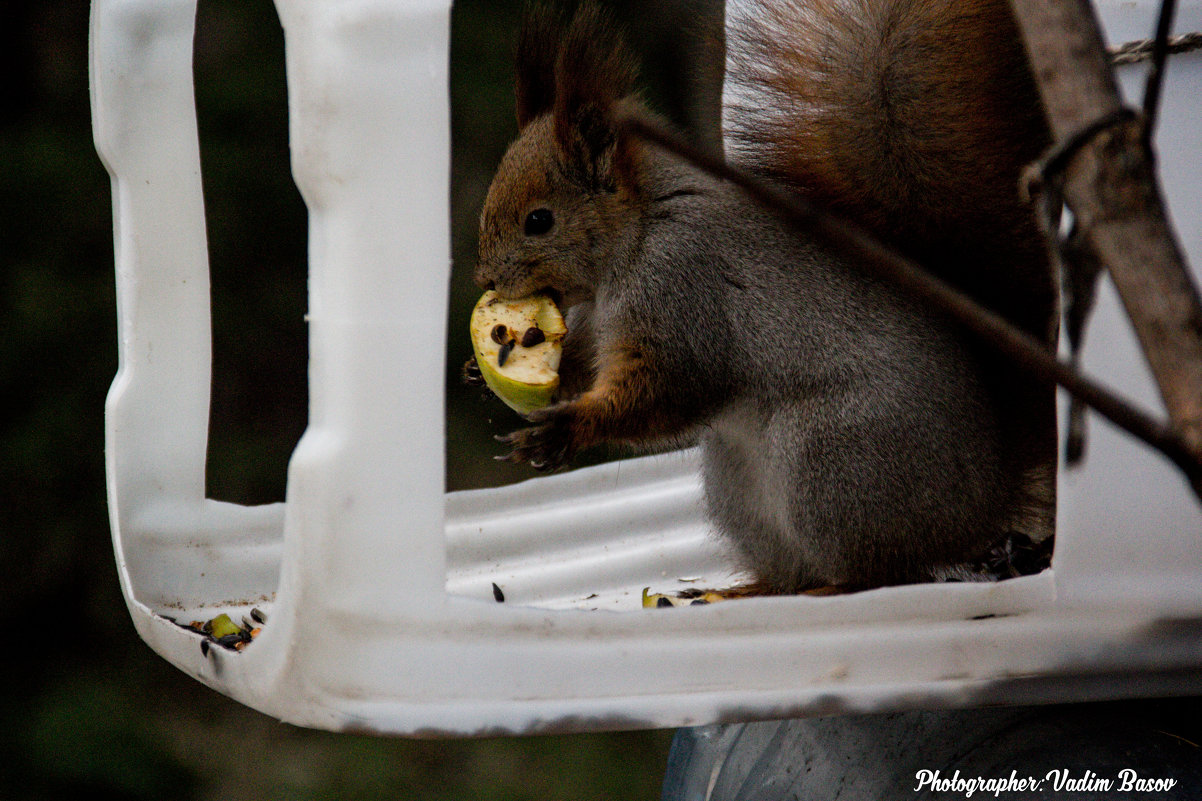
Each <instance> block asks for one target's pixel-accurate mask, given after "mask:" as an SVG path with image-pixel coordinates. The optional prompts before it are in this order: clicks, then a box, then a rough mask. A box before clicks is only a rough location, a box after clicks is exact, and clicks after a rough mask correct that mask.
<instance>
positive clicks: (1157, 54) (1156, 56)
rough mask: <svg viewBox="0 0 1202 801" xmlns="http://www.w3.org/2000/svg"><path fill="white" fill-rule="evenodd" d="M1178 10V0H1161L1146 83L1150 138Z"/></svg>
mask: <svg viewBox="0 0 1202 801" xmlns="http://www.w3.org/2000/svg"><path fill="white" fill-rule="evenodd" d="M1176 11H1177V0H1160V16H1159V18H1157V20H1156V36H1155V38H1154V39H1153V42H1154V44H1153V46H1152V66H1151V67H1150V68H1149V69H1148V79H1147V82H1146V83H1145V84H1144V120H1145V122H1144V126H1145V127H1144V135H1145V136H1146V137H1148V139H1149V140H1150V139H1151V138H1152V131H1154V130H1155V128H1156V111H1157V109H1158V107H1159V106H1160V87H1161V85H1162V84H1163V83H1164V62H1165V59H1166V58H1168V55H1169V29H1171V28H1172V27H1173V15H1174V14H1175V13H1176Z"/></svg>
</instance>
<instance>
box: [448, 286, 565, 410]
mask: <svg viewBox="0 0 1202 801" xmlns="http://www.w3.org/2000/svg"><path fill="white" fill-rule="evenodd" d="M470 328H471V335H472V350H474V351H475V353H476V364H477V365H479V367H480V374H481V375H482V376H483V377H484V382H485V383H486V384H488V387H489V389H491V390H492V391H493V392H494V393H496V395H497V397H498V398H500V399H501V400H503V401H505V403H506V404H507V405H508V406H509V408H511V409H513V410H514V411H515V412H517V413H518V414H522V415H525V414H529V413H530V412H532V411H534V410H535V409H541V408H542V407H544V406H546V405H548V404H549V403H550V402H551V399H552V398H553V397H554V396H555V390H556V389H558V388H559V372H558V370H559V357H560V355H561V354H562V352H563V337H564V334H566V333H567V331H568V329H567V327H566V326H564V323H563V315H562V314H560V313H559V309H558V308H557V307H556V305H555V303H554V301H552V300H551V298H549V297H547V296H546V295H543V294H534V295H528V296H527V297H524V298H518V299H516V300H505V299H504V298H501V297H499V296H498V295H497V293H496V292H493V291H492V290H489V291H488V292H485V293H484V295H483V296H482V297H481V298H480V300H479V301H478V302H477V303H476V308H475V309H473V310H472V319H471V325H470Z"/></svg>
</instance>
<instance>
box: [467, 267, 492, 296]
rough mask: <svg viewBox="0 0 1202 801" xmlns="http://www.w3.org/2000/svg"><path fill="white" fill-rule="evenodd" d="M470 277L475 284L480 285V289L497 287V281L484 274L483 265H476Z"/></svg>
mask: <svg viewBox="0 0 1202 801" xmlns="http://www.w3.org/2000/svg"><path fill="white" fill-rule="evenodd" d="M472 278H473V279H474V280H475V282H476V286H478V287H480V288H481V289H484V290H488V289H496V288H497V282H496V281H495V280H493V279H492V278H489V277H488V276H487V275H485V273H484V266H483V265H477V266H476V273H475V275H473V276H472Z"/></svg>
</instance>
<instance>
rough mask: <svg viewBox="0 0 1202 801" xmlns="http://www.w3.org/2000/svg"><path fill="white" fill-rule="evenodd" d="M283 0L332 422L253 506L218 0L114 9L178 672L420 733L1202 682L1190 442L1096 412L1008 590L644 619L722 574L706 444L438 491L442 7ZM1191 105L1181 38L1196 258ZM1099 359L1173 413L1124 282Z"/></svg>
mask: <svg viewBox="0 0 1202 801" xmlns="http://www.w3.org/2000/svg"><path fill="white" fill-rule="evenodd" d="M276 4H277V8H278V11H279V15H280V18H281V20H282V22H283V26H284V31H285V35H286V48H287V69H288V89H289V101H290V114H291V119H290V125H291V142H292V161H293V164H292V167H293V171H294V174H295V177H296V181H297V184H298V185H299V187H300V189H301V192H302V194H303V196H304V199H305V201H306V203H307V204H308V207H309V213H310V245H309V270H310V272H309V275H310V306H309V323H310V330H311V340H310V345H311V347H310V352H311V361H310V370H309V377H310V397H311V409H310V423H309V427H308V430H307V431H306V432H305V434H304V437H303V438H302V440H301V442H300V444H299V446H298V447H297V449H296V452H295V453H294V455H293V457H292V461H291V464H290V468H289V475H288V490H287V500H286V501H285V502H284V503H283V504H275V505H271V506H266V507H250V508H247V507H241V506H235V505H232V504H226V503H218V502H215V501H211V500H207V499H206V498H205V496H204V468H205V455H206V441H207V421H208V401H209V383H210V330H209V282H208V265H207V251H206V242H205V223H204V208H203V199H202V193H201V178H200V175H201V173H200V164H199V155H198V145H197V133H196V121H195V109H194V103H193V91H192V70H191V64H192V36H193V22H194V17H195V10H196V9H195V6H196V3H195V0H94V3H93V10H92V23H91V26H92V27H91V37H92V56H91V59H92V60H91V75H92V107H93V116H94V126H95V137H96V144H97V148H98V150H99V152H100V154H101V156H102V158H103V159H104V161H105V164H106V165H107V167H108V169H109V172H110V173H111V175H112V179H113V205H114V216H115V242H116V269H117V284H118V316H119V323H120V325H119V334H120V367H119V370H118V374H117V377H116V380H115V382H114V384H113V388H112V391H111V393H110V395H109V399H108V405H107V429H106V431H107V468H108V487H109V501H110V506H111V515H112V529H113V540H114V546H115V550H116V555H117V561H118V566H119V569H120V577H121V583H122V589H123V590H124V593H125V597H126V600H127V602H128V605H129V610H130V613H131V615H132V616H133V620H134V623H135V625H136V626H137V629H138V631H139V633H140V634H141V635H142V637H143V638H145V640H146V641H147V642H148V643H149V644H150V645H151V647H153V648H154V649H155V650H156V651H158V652H159V653H160V654H162V655H163V656H164V657H165V658H166V659H168V660H170V661H171V662H172V663H174V664H175V665H177V666H178V667H179V668H180V669H181V670H183V671H184V672H185V673H187V674H189V675H191V676H194V677H195V678H197V679H199V680H200V681H202V682H204V683H205V684H207V685H209V686H210V687H213V688H215V689H217V690H219V691H220V692H222V693H225V694H226V695H228V696H230V697H231V698H234V699H236V700H238V701H240V702H242V703H245V704H247V705H249V706H252V707H254V708H256V709H259V710H261V711H263V712H265V713H267V714H269V715H273V716H275V717H278V718H281V719H283V720H286V721H289V722H292V723H296V724H301V725H306V726H315V727H321V728H328V729H335V730H358V731H373V732H382V733H396V734H408V735H425V734H431V735H432V734H453V735H471V734H484V733H528V732H540V731H541V732H546V731H580V730H589V729H613V728H639V727H666V726H677V725H686V724H700V723H706V722H712V721H719V720H733V719H743V718H747V719H749V718H757V717H782V716H793V715H805V714H819V713H832V712H839V711H847V712H851V711H874V710H889V709H901V708H907V707H914V706H930V707H939V706H960V705H975V704H984V703H997V702H1014V703H1024V702H1033V701H1041V700H1069V699H1090V698H1104V697H1117V696H1127V695H1140V694H1169V693H1180V692H1197V691H1199V690H1202V514H1200V513H1199V507H1198V504H1197V503H1196V501H1195V500H1194V499H1193V498H1192V496H1191V495H1190V494H1189V492H1188V491H1187V490H1186V488H1185V485H1184V483H1183V481H1182V480H1181V479H1180V478H1179V477H1178V475H1177V474H1176V472H1175V470H1174V469H1173V468H1172V467H1170V466H1169V465H1168V463H1167V462H1165V461H1164V460H1162V459H1161V458H1159V457H1158V456H1156V455H1153V454H1151V453H1149V452H1147V451H1145V450H1144V449H1143V448H1142V447H1141V446H1139V445H1137V444H1135V443H1133V442H1131V441H1129V440H1127V439H1126V438H1125V437H1124V436H1123V435H1121V434H1118V433H1115V432H1113V431H1112V430H1110V429H1109V428H1108V427H1107V426H1106V425H1104V424H1100V425H1094V426H1093V431H1092V440H1091V442H1090V454H1089V458H1088V464H1087V466H1086V468H1085V469H1084V470H1083V471H1082V472H1081V473H1079V474H1077V473H1072V474H1068V475H1066V476H1064V477H1063V480H1062V481H1061V485H1060V490H1061V497H1062V499H1063V503H1062V508H1061V510H1060V529H1059V535H1058V546H1057V547H1058V550H1057V553H1056V557H1055V560H1054V569H1053V570H1049V571H1045V572H1044V573H1042V574H1040V575H1036V576H1030V577H1024V578H1019V579H1014V580H1011V581H1006V582H1001V583H998V584H949V585H923V586H908V587H898V588H890V589H881V590H876V591H871V592H864V593H859V594H854V595H848V596H840V597H827V598H765V599H751V600H746V601H739V602H733V603H722V604H714V605H710V606H704V607H700V606H699V607H688V608H679V609H672V610H644V609H642V608H641V604H640V591H641V589H642V588H643V587H646V586H651V587H652V588H653V589H655V590H657V591H658V590H666V591H671V590H675V589H679V588H682V587H685V586H688V585H687V584H683V583H681V582H682V580H686V579H695V580H696V581H695V583H696V584H697V585H709V586H715V585H722V584H725V583H727V582H728V581H729V578H730V576H729V573H728V572H727V569H726V566H725V564H724V562H723V560H722V557H721V552H720V551H719V550H718V548H717V546H716V545H715V544H714V543H712V542H711V541H710V540H709V539H708V537H707V532H706V524H705V521H704V519H703V516H702V512H701V503H700V488H699V481H698V477H697V469H696V460H695V457H694V455H693V454H691V453H688V452H685V453H679V454H669V455H665V456H659V457H654V458H645V459H634V460H628V461H623V462H620V463H613V464H608V465H604V466H601V467H595V468H589V469H584V470H579V471H577V472H574V473H569V474H564V475H560V476H556V477H550V478H542V479H537V480H534V481H530V482H528V483H525V484H522V485H519V486H516V487H508V488H505V489H501V490H484V491H472V492H460V493H452V494H450V495H446V494H444V492H443V485H444V477H443V428H444V420H443V397H442V392H443V389H442V385H443V382H442V378H441V377H442V375H443V369H444V368H443V355H442V351H443V348H441V347H436V346H435V347H431V346H430V340H431V337H432V336H437V335H438V334H437V332H442V331H443V330H445V320H444V315H445V311H444V310H445V309H446V305H447V304H446V293H447V285H448V269H449V264H450V253H449V220H448V213H447V210H448V203H447V202H446V201H445V198H447V196H448V186H449V155H448V143H449V140H450V132H449V109H448V91H447V61H448V32H449V11H450V8H449V1H448V0H320V1H319V0H277V3H276ZM1152 6H1153V4H1152V3H1150V2H1140V3H1128V2H1121V3H1120V2H1117V0H1108V2H1106V3H1105V5H1104V7H1103V8H1104V12H1105V18H1106V21H1107V24H1108V25H1109V28H1110V35H1111V39H1112V40H1113V41H1123V40H1126V39H1130V38H1141V37H1144V36H1147V35H1149V33H1150V32H1151V31H1152V23H1153V14H1154V10H1153V7H1152ZM1177 28H1178V30H1198V29H1202V5H1200V4H1199V2H1186V3H1182V8H1180V10H1179V13H1178V23H1177ZM1128 69H1130V71H1131V72H1132V74H1133V75H1137V74H1138V72H1139V68H1138V67H1133V68H1128ZM1136 92H1138V89H1136ZM1134 96H1135V97H1138V94H1136V95H1134ZM1199 96H1202V54H1196V53H1195V54H1186V55H1181V56H1177V57H1175V58H1174V59H1173V60H1172V61H1171V63H1170V67H1169V72H1168V86H1167V96H1166V104H1167V106H1166V108H1165V110H1164V112H1163V118H1162V123H1161V129H1160V132H1159V143H1160V152H1161V155H1162V165H1163V175H1164V181H1165V184H1166V187H1167V191H1168V194H1169V196H1170V197H1171V207H1172V210H1173V213H1174V216H1175V219H1176V222H1177V224H1178V226H1179V231H1180V233H1181V235H1182V236H1183V238H1184V240H1185V243H1186V246H1187V248H1188V249H1189V250H1190V251H1191V253H1192V255H1193V263H1194V264H1202V213H1200V210H1202V160H1199V159H1198V158H1197V152H1198V147H1199V125H1198V117H1197V102H1196V98H1198V97H1199ZM432 332H435V333H433V334H432ZM415 342H421V343H423V346H422V347H413V343H415ZM1087 356H1088V358H1087V365H1088V366H1089V367H1090V368H1091V369H1092V370H1093V371H1094V372H1095V373H1096V374H1099V375H1101V376H1102V377H1103V378H1104V379H1106V380H1108V381H1110V382H1111V383H1112V384H1114V385H1116V386H1118V387H1119V388H1121V389H1122V390H1123V391H1125V392H1127V393H1128V394H1131V395H1134V396H1136V397H1138V398H1139V399H1140V400H1141V401H1143V402H1145V403H1146V404H1155V403H1157V401H1156V399H1155V395H1154V392H1153V390H1152V389H1151V388H1150V385H1149V383H1148V382H1147V380H1146V377H1145V375H1144V373H1143V367H1142V366H1141V365H1142V359H1141V357H1140V356H1139V355H1138V354H1137V352H1136V350H1135V346H1134V345H1133V344H1131V341H1130V337H1129V334H1128V332H1127V331H1126V330H1125V323H1124V322H1123V318H1122V317H1121V315H1120V314H1119V313H1118V312H1117V310H1116V306H1115V304H1114V302H1113V300H1112V299H1110V298H1106V299H1105V301H1104V303H1103V306H1102V310H1101V312H1100V313H1099V315H1098V317H1097V319H1096V322H1095V323H1094V325H1093V327H1092V329H1091V333H1090V349H1089V352H1088V354H1087ZM482 450H483V448H482ZM481 458H485V457H484V456H482V457H481ZM494 582H495V583H497V584H498V585H500V586H501V587H502V588H504V592H505V595H506V596H507V597H506V601H505V603H497V602H496V601H495V600H494V598H493V595H492V589H491V587H492V584H493V583H494ZM252 607H260V608H261V609H263V610H265V611H267V612H268V613H269V620H268V622H267V625H266V626H264V629H263V632H262V634H261V635H260V636H259V637H258V638H257V639H256V640H255V641H254V642H252V643H250V644H249V646H248V647H246V648H245V649H244V650H243V651H241V652H235V651H231V650H227V649H224V648H221V647H216V646H214V647H211V648H207V649H202V647H201V644H202V643H201V640H202V638H201V636H200V635H198V634H197V633H195V632H193V631H190V630H188V629H186V628H184V627H181V626H179V625H176V624H175V623H173V622H172V619H175V620H180V621H189V620H194V619H207V618H211V617H213V616H214V615H215V614H217V613H219V612H223V611H226V612H232V613H234V617H235V619H238V617H239V616H240V615H241V614H244V613H246V612H248V611H249V610H250V609H251V608H252Z"/></svg>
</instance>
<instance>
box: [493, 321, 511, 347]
mask: <svg viewBox="0 0 1202 801" xmlns="http://www.w3.org/2000/svg"><path fill="white" fill-rule="evenodd" d="M512 339H513V337H512V336H510V335H509V329H508V328H507V327H506V326H505V324H504V323H497V324H496V325H494V326H493V329H492V341H493V342H496V343H497V344H498V345H504V344H505V343H506V342H509V341H510V340H512Z"/></svg>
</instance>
